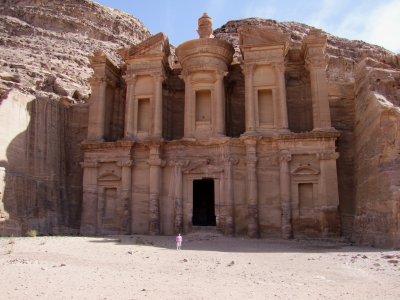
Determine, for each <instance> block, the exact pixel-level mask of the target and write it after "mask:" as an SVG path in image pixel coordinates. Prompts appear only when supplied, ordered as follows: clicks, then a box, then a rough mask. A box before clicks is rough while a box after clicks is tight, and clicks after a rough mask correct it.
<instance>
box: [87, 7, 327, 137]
mask: <svg viewBox="0 0 400 300" xmlns="http://www.w3.org/2000/svg"><path fill="white" fill-rule="evenodd" d="M198 32H199V38H198V39H195V40H191V41H188V42H185V43H183V44H181V45H180V46H179V47H177V48H176V51H175V53H176V59H177V60H176V61H174V62H173V61H172V57H173V56H171V49H170V45H169V43H168V38H167V37H166V36H165V35H164V34H162V33H159V34H157V35H155V36H153V37H151V38H149V39H148V40H146V41H145V42H143V43H141V44H139V45H136V46H133V47H131V48H127V49H122V50H120V51H119V53H120V55H121V56H122V58H123V60H124V62H125V63H124V65H121V66H117V65H115V64H114V63H113V62H112V61H111V60H109V59H108V58H107V56H106V55H104V54H103V53H95V55H94V56H93V58H92V60H91V63H92V66H93V69H94V76H93V79H92V97H91V103H90V113H89V116H90V120H89V130H88V131H89V133H88V140H89V141H113V140H114V141H115V140H120V139H124V140H135V141H145V140H177V139H178V140H179V139H185V140H207V139H213V138H220V137H225V136H228V137H235V136H240V135H243V136H255V135H259V136H271V135H276V134H280V133H282V134H284V133H288V132H291V131H292V132H304V131H312V130H314V131H332V130H333V128H332V127H331V122H330V111H329V102H328V92H327V80H326V72H325V70H326V67H327V58H326V55H325V47H326V36H325V35H323V34H322V33H321V32H320V31H318V30H315V31H311V32H310V33H309V35H308V37H306V38H305V39H304V43H303V48H302V50H301V51H300V54H298V55H297V56H298V57H296V58H295V59H292V58H291V57H288V50H289V36H288V35H287V34H284V33H282V32H279V31H277V30H276V29H260V28H257V27H253V26H242V27H240V28H239V29H238V34H239V37H240V51H241V59H240V64H237V63H236V64H232V58H233V55H234V49H233V46H232V45H231V44H230V43H228V42H226V41H224V40H220V39H216V38H214V36H213V35H212V32H213V31H212V19H211V18H210V17H208V16H207V15H206V14H205V15H203V17H201V18H200V19H199V30H198ZM292 56H293V55H292ZM295 56H296V55H295ZM171 66H172V67H171ZM299 70H300V71H299ZM298 73H302V74H300V75H299V74H298ZM296 76H297V78H296ZM300 77H301V79H299V78H300ZM293 78H294V80H295V81H296V80H297V83H296V84H294V85H293V86H291V83H290V82H292V81H293ZM288 89H290V91H289V93H290V95H289V99H288V96H287V95H288ZM296 89H297V90H296ZM293 91H294V92H295V93H296V92H297V93H299V94H297V95H293Z"/></svg>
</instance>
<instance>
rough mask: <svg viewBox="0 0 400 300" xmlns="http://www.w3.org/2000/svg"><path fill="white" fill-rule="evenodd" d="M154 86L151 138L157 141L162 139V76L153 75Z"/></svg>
mask: <svg viewBox="0 0 400 300" xmlns="http://www.w3.org/2000/svg"><path fill="white" fill-rule="evenodd" d="M153 79H154V86H155V97H154V115H153V137H154V138H157V139H161V138H162V124H163V122H162V121H163V120H162V118H163V114H162V109H163V102H162V96H163V95H162V83H163V80H164V77H163V75H162V74H161V73H160V74H158V73H157V74H154V75H153Z"/></svg>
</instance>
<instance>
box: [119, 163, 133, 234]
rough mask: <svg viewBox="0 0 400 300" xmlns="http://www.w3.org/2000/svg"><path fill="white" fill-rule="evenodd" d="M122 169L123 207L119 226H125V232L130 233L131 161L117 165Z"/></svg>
mask: <svg viewBox="0 0 400 300" xmlns="http://www.w3.org/2000/svg"><path fill="white" fill-rule="evenodd" d="M117 165H118V166H119V167H121V168H122V172H121V174H122V176H121V199H122V201H123V206H124V220H122V222H121V224H124V225H125V228H126V232H127V233H128V232H130V231H131V227H132V226H131V223H132V222H130V221H131V220H132V212H131V209H130V208H131V202H132V201H131V199H132V166H133V161H132V160H122V161H119V162H118V163H117Z"/></svg>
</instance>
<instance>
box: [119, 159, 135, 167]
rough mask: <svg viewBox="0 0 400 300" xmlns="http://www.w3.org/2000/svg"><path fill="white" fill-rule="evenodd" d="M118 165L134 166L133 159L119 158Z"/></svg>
mask: <svg viewBox="0 0 400 300" xmlns="http://www.w3.org/2000/svg"><path fill="white" fill-rule="evenodd" d="M117 166H118V167H132V166H133V160H119V161H117Z"/></svg>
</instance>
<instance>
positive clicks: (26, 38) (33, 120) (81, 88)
mask: <svg viewBox="0 0 400 300" xmlns="http://www.w3.org/2000/svg"><path fill="white" fill-rule="evenodd" d="M0 28H1V29H0V233H1V234H24V233H25V232H26V231H27V230H28V229H31V228H34V229H37V230H38V231H39V232H42V233H45V234H49V233H50V234H51V233H54V234H55V233H61V232H66V233H68V232H77V230H78V228H79V224H80V211H81V201H82V170H81V166H80V162H81V161H82V154H81V151H80V146H79V144H80V142H81V141H82V140H83V139H84V138H85V137H86V131H87V104H86V101H87V99H88V97H89V95H90V86H89V83H88V79H89V78H90V77H91V76H92V73H93V71H92V69H91V68H90V67H89V56H90V55H91V54H92V53H93V52H94V51H96V50H99V49H100V50H102V51H104V52H106V53H108V54H109V55H110V56H111V57H112V58H113V59H114V60H115V61H117V62H118V59H119V58H118V57H117V55H116V54H115V53H116V52H115V50H116V49H118V48H121V47H123V46H127V45H132V44H136V43H138V42H140V41H142V40H143V39H146V38H148V37H149V36H150V33H149V31H148V30H147V29H146V28H145V27H144V26H143V24H142V23H141V22H140V21H139V20H137V19H136V18H134V17H132V16H130V15H127V14H125V13H122V12H119V11H116V10H112V9H109V8H105V7H103V6H101V5H98V4H96V3H94V2H92V1H86V0H83V1H82V0H79V1H78V0H76V1H74V0H67V1H41V0H36V1H35V0H22V1H18V0H17V1H14V0H13V1H7V0H2V1H0Z"/></svg>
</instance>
